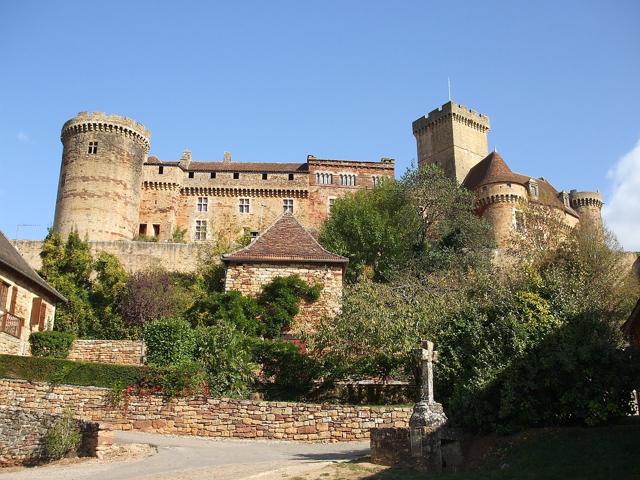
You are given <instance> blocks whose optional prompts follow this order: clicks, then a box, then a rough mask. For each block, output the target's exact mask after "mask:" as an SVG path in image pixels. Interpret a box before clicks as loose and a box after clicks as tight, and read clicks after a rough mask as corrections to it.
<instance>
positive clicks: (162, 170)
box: [158, 165, 164, 175]
mask: <svg viewBox="0 0 640 480" xmlns="http://www.w3.org/2000/svg"><path fill="white" fill-rule="evenodd" d="M158 173H159V174H160V175H162V174H163V173H164V167H163V166H162V165H160V166H159V167H158Z"/></svg>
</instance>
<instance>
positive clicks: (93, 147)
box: [87, 142, 98, 155]
mask: <svg viewBox="0 0 640 480" xmlns="http://www.w3.org/2000/svg"><path fill="white" fill-rule="evenodd" d="M87 153H89V154H90V155H95V154H96V153H98V142H89V151H88V152H87Z"/></svg>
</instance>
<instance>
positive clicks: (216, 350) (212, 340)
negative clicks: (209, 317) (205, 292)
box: [195, 322, 254, 397]
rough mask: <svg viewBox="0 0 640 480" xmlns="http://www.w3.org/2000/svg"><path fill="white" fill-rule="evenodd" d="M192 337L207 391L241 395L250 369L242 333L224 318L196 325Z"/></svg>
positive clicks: (248, 378)
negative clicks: (211, 324)
mask: <svg viewBox="0 0 640 480" xmlns="http://www.w3.org/2000/svg"><path fill="white" fill-rule="evenodd" d="M196 337H197V343H196V350H195V356H196V359H197V360H198V361H199V362H201V363H202V364H203V365H204V368H205V370H206V371H207V379H208V381H209V390H210V392H211V394H212V395H224V396H230V397H239V396H243V395H245V394H246V393H247V391H248V387H249V383H250V381H251V376H252V373H253V370H254V365H253V364H252V363H251V356H250V354H249V352H248V350H247V347H246V344H245V341H244V340H245V337H244V336H243V335H242V334H241V333H240V332H239V331H238V330H237V329H236V328H235V327H234V326H233V325H231V324H230V323H227V322H221V323H219V324H218V325H216V326H215V327H200V328H198V329H197V330H196Z"/></svg>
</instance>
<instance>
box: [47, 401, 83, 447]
mask: <svg viewBox="0 0 640 480" xmlns="http://www.w3.org/2000/svg"><path fill="white" fill-rule="evenodd" d="M81 440H82V433H81V432H80V428H79V427H78V422H76V420H74V418H73V415H72V414H71V411H69V410H67V411H65V412H64V414H63V415H62V416H61V417H60V418H58V419H57V420H56V421H55V422H54V423H53V425H52V426H51V427H50V428H49V430H48V431H47V437H46V449H47V456H48V457H49V458H51V459H58V458H62V457H64V456H66V455H67V454H69V453H70V452H71V451H74V450H77V448H78V447H79V446H80V441H81Z"/></svg>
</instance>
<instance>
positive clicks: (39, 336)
mask: <svg viewBox="0 0 640 480" xmlns="http://www.w3.org/2000/svg"><path fill="white" fill-rule="evenodd" d="M74 339H75V336H74V335H73V334H71V333H66V332H53V331H48V330H47V331H44V332H34V333H32V334H31V335H30V336H29V344H30V345H31V355H33V356H34V357H53V358H67V356H68V355H69V349H70V348H71V344H72V343H73V340H74Z"/></svg>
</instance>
